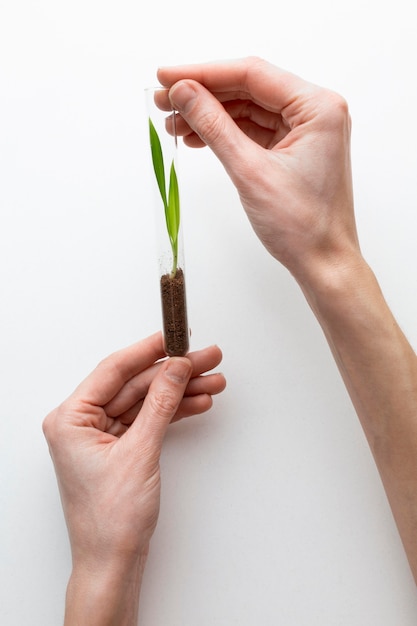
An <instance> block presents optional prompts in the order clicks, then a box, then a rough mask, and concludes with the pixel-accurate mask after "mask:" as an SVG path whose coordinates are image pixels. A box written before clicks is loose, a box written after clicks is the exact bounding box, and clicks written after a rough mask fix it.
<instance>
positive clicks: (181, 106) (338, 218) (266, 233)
mask: <svg viewBox="0 0 417 626" xmlns="http://www.w3.org/2000/svg"><path fill="white" fill-rule="evenodd" d="M158 79H159V81H160V82H161V84H162V85H163V86H165V87H167V88H169V92H164V91H162V92H161V93H160V94H159V96H158V97H159V100H158V105H159V106H160V108H162V109H163V110H167V111H169V110H172V108H174V109H175V110H176V111H178V115H177V119H176V131H177V134H178V135H182V136H183V138H184V142H185V143H186V144H187V145H189V146H193V147H199V146H203V145H208V146H209V147H210V148H211V149H212V150H213V152H214V153H215V154H216V155H217V156H218V158H219V159H220V160H221V162H222V163H223V165H224V167H225V169H226V171H227V172H228V174H229V176H230V178H231V179H232V181H233V183H234V184H235V186H236V188H237V190H238V192H239V195H240V199H241V201H242V204H243V206H244V208H245V210H246V213H247V215H248V217H249V219H250V221H251V223H252V225H253V228H254V230H255V232H256V233H257V235H258V236H259V238H260V239H261V241H262V242H263V244H264V245H265V246H266V248H267V249H268V250H269V252H270V253H271V254H272V255H273V256H274V257H276V258H277V259H278V260H280V261H281V262H282V263H283V264H284V265H286V266H287V267H288V268H289V269H290V271H292V273H293V274H294V275H295V276H296V277H298V278H301V279H302V278H303V275H304V273H305V272H306V271H307V272H309V271H311V269H312V268H314V264H315V262H316V261H320V260H321V258H323V257H325V259H326V262H328V260H329V259H332V260H333V262H334V263H338V264H340V263H341V262H342V260H343V259H345V258H348V257H349V258H350V256H351V254H352V253H353V255H354V256H355V255H357V254H358V252H359V245H358V240H357V235H356V226H355V219H354V214H353V194H352V182H351V169H350V146H349V142H350V117H349V113H348V109H347V105H346V103H345V101H344V100H343V98H342V97H340V96H339V95H337V94H335V93H333V92H331V91H329V90H326V89H323V88H320V87H317V86H315V85H313V84H311V83H308V82H306V81H304V80H302V79H301V78H299V77H297V76H295V75H293V74H290V73H288V72H285V71H283V70H281V69H279V68H277V67H274V66H273V65H271V64H269V63H267V62H266V61H263V60H261V59H257V58H249V59H244V60H238V61H230V62H224V63H210V64H202V65H187V66H180V67H172V68H169V67H164V68H160V69H159V71H158ZM168 129H171V130H172V121H171V122H170V119H169V118H168Z"/></svg>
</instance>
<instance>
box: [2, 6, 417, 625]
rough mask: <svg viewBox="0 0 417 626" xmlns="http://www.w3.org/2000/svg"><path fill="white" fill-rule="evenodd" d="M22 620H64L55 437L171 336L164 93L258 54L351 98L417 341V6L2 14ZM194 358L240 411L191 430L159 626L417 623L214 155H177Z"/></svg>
mask: <svg viewBox="0 0 417 626" xmlns="http://www.w3.org/2000/svg"><path fill="white" fill-rule="evenodd" d="M0 2H1V4H0V209H1V225H0V276H1V280H0V290H1V291H0V293H1V306H0V333H1V335H0V337H1V345H0V359H1V361H0V373H1V379H0V393H1V399H0V411H1V415H0V417H1V436H0V499H1V502H0V505H1V506H0V511H1V513H0V538H1V539H0V541H1V545H0V549H1V553H0V568H1V585H0V620H1V623H2V624H4V625H5V626H6V625H7V626H22V624H31V625H33V626H56V625H57V624H59V623H61V621H62V613H63V603H64V593H65V587H66V581H67V578H68V574H69V571H70V553H69V547H68V541H67V535H66V529H65V523H64V520H63V516H62V513H61V508H60V502H59V495H58V491H57V487H56V482H55V476H54V472H53V468H52V464H51V461H50V459H49V455H48V451H47V447H46V444H45V442H44V440H43V435H42V432H41V422H42V419H43V417H44V415H45V414H46V413H47V412H48V411H49V410H50V409H52V408H53V407H54V406H55V405H57V404H58V403H59V402H61V401H62V400H63V399H64V398H65V397H66V396H67V395H68V394H69V393H70V392H71V391H72V390H73V388H74V386H75V385H76V384H78V382H79V381H80V380H81V379H82V378H83V377H84V376H85V375H86V374H87V373H88V372H89V371H90V370H91V369H92V368H93V367H94V366H95V365H96V363H97V362H98V361H99V360H100V359H101V358H103V357H104V356H105V355H107V354H108V353H110V352H111V351H113V350H115V349H117V348H120V347H122V346H125V345H128V344H130V343H132V342H134V341H135V340H137V339H138V338H140V337H143V336H145V335H147V334H149V333H151V332H153V331H154V330H156V329H157V328H159V326H160V308H159V296H158V285H157V278H156V273H155V272H156V269H155V268H156V266H155V259H154V252H155V248H154V245H155V241H154V237H153V217H152V210H153V209H152V199H151V196H152V191H151V185H150V178H149V169H148V167H149V162H148V152H147V150H148V144H147V128H146V116H145V110H144V96H143V90H144V88H145V87H146V86H148V85H150V84H154V83H155V70H156V68H157V67H158V66H159V65H161V64H175V63H178V62H197V61H208V60H212V59H220V58H232V57H240V56H247V55H249V54H256V55H259V56H263V57H265V58H267V59H268V60H270V61H272V62H274V63H275V64H277V65H280V66H282V67H284V68H286V69H289V70H291V71H293V72H295V73H298V74H300V75H302V76H303V77H305V78H307V79H309V80H311V81H313V82H316V83H319V84H322V85H324V86H327V87H330V88H333V89H335V90H337V91H339V92H341V93H342V94H343V95H344V96H345V97H346V98H347V100H348V102H349V104H350V110H351V114H352V118H353V136H352V154H353V170H354V181H355V199H356V210H357V220H358V227H359V232H360V237H361V242H362V248H363V252H364V254H365V256H366V258H367V260H368V261H369V262H370V263H371V265H372V266H373V268H374V270H375V272H376V274H377V276H378V278H379V280H380V283H381V285H382V287H383V290H384V293H385V295H386V297H387V300H388V302H389V304H390V305H391V307H392V309H393V311H394V313H395V315H396V317H397V319H398V321H399V322H400V324H401V326H402V327H403V329H404V331H405V332H406V334H407V336H408V337H409V339H410V341H411V342H412V343H413V345H414V346H415V345H416V344H417V329H416V324H415V320H416V318H417V299H416V258H417V250H416V249H417V247H416V223H417V222H416V204H417V191H416V182H415V181H416V175H415V170H416V165H417V115H416V111H417V88H416V80H415V76H416V66H417V38H416V35H415V20H414V11H413V3H412V2H411V0H409V1H406V0H397V2H395V3H392V2H386V1H385V0H382V1H381V0H379V1H377V0H374V1H369V0H368V1H366V0H350V1H349V2H345V3H340V2H335V1H334V0H316V1H315V2H311V1H310V0H301V1H298V2H282V3H279V2H272V1H268V0H258V1H257V2H254V3H250V4H249V3H247V4H245V3H243V2H239V3H237V2H224V0H223V1H220V0H211V1H210V3H208V4H206V5H201V4H200V3H197V2H191V0H178V1H177V2H175V3H168V2H152V3H149V4H144V3H143V2H139V1H138V0H136V1H135V2H133V1H132V0H119V1H118V2H116V1H115V0H114V1H113V2H112V1H110V0H100V1H98V0H72V1H71V2H62V1H61V0H38V1H36V2H35V1H30V0H0ZM180 168H181V179H182V187H183V212H184V213H183V220H184V229H185V247H186V259H187V260H186V262H187V277H188V300H189V316H190V320H191V326H192V330H193V337H192V347H193V348H199V347H202V346H204V345H207V344H210V343H218V344H219V345H220V346H221V348H222V349H223V352H224V361H223V364H222V366H221V369H222V371H224V373H225V374H226V376H227V379H228V388H227V391H226V392H225V393H224V394H223V395H222V396H221V397H218V398H217V399H216V401H215V406H214V408H213V409H212V410H211V412H210V414H209V415H206V416H204V417H198V418H196V419H194V420H189V421H187V422H183V423H181V424H179V425H177V426H175V427H172V428H171V429H170V431H169V435H168V438H167V441H166V446H165V449H164V454H163V459H162V466H163V467H162V469H163V497H162V507H161V515H160V521H159V525H158V528H157V531H156V534H155V536H154V539H153V542H152V547H151V554H150V558H149V562H148V567H147V570H146V575H145V581H144V585H143V589H142V600H141V609H140V616H141V619H140V623H141V624H142V625H143V626H195V625H197V624H198V625H199V626H212V625H216V626H217V625H219V626H230V625H232V624H237V625H239V626H254V625H258V624H261V625H262V626H277V625H279V626H281V625H282V626H336V625H337V626H370V625H371V626H373V625H378V626H412V625H413V626H415V624H416V623H417V599H416V595H415V587H414V583H413V582H412V579H411V575H410V572H409V568H408V565H407V562H406V559H405V556H404V553H403V549H402V546H401V544H400V540H399V538H398V535H397V532H396V528H395V526H394V523H393V521H392V517H391V513H390V510H389V508H388V506H387V502H386V499H385V495H384V492H383V490H382V488H381V484H380V481H379V477H378V475H377V472H376V470H375V467H374V464H373V461H372V458H371V455H370V453H369V451H368V448H367V445H366V442H365V439H364V436H363V434H362V431H361V429H360V426H359V425H358V422H357V418H356V415H355V413H354V411H353V409H352V407H351V404H350V401H349V399H348V397H347V394H346V391H345V389H344V387H343V385H342V383H341V381H340V379H339V375H338V373H337V371H336V368H335V366H334V364H333V361H332V358H331V356H330V353H329V350H328V348H327V345H326V343H325V341H324V339H323V336H322V334H321V331H320V329H319V327H318V324H317V323H316V321H315V320H314V318H313V317H312V315H311V313H310V311H309V309H308V307H307V305H306V304H305V302H304V300H303V298H302V296H301V293H300V292H299V289H298V287H297V286H296V285H295V283H294V282H293V280H292V279H291V277H290V276H289V274H288V273H287V271H286V270H284V269H283V268H282V267H280V266H279V265H278V264H277V263H276V262H275V261H274V260H273V259H272V258H270V257H269V256H268V254H267V253H266V252H265V251H264V249H263V248H262V246H261V245H260V243H259V242H258V241H257V239H256V238H255V236H254V235H253V233H252V231H251V228H250V226H249V224H248V222H247V220H246V217H245V216H244V214H243V211H242V210H241V208H240V205H239V202H238V199H237V197H236V194H235V191H234V189H233V188H232V187H231V184H230V183H229V181H228V179H227V177H226V175H225V173H224V172H223V170H222V168H221V166H220V165H219V164H218V162H217V161H216V160H215V158H214V156H213V155H212V154H211V153H210V152H209V151H208V150H201V151H197V152H195V151H194V152H192V151H190V150H188V149H186V148H184V147H182V148H181V149H180Z"/></svg>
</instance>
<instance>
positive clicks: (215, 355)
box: [105, 346, 222, 417]
mask: <svg viewBox="0 0 417 626" xmlns="http://www.w3.org/2000/svg"><path fill="white" fill-rule="evenodd" d="M187 358H188V359H189V360H190V362H191V364H192V367H193V372H192V376H193V377H196V376H200V375H201V374H202V373H203V372H208V371H210V370H212V369H213V368H214V367H217V366H218V365H219V363H220V362H221V360H222V352H221V350H220V348H219V347H218V346H210V347H208V348H204V349H203V350H198V351H195V352H190V353H189V354H188V355H187ZM160 367H161V363H154V364H152V365H151V366H150V367H148V368H147V369H146V370H144V371H141V372H140V373H139V374H137V375H136V376H134V377H132V378H131V379H130V380H129V381H128V382H127V383H126V384H125V385H124V386H123V387H122V389H121V390H120V391H119V393H118V394H117V395H116V396H114V397H113V398H112V400H111V401H110V402H109V403H108V404H107V405H106V406H105V411H106V414H107V415H108V416H110V417H117V416H120V415H121V414H123V413H125V412H126V411H129V410H131V409H132V408H133V411H135V410H136V409H135V407H136V406H137V403H138V402H140V401H142V400H143V398H144V397H145V396H146V394H147V393H148V389H149V386H150V384H151V382H152V380H153V378H154V377H155V375H156V372H157V370H158V369H159V368H160ZM188 389H189V386H188V387H187V391H186V393H187V394H189V391H188ZM137 413H138V410H137V411H136V414H135V417H136V415H137Z"/></svg>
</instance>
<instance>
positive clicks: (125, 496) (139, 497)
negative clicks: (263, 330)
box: [43, 333, 225, 626]
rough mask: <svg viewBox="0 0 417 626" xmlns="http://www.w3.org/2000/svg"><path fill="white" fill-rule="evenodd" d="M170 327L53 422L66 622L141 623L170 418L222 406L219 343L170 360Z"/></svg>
mask: <svg viewBox="0 0 417 626" xmlns="http://www.w3.org/2000/svg"><path fill="white" fill-rule="evenodd" d="M163 357H164V350H163V340H162V335H161V333H156V334H155V335H152V336H150V337H148V338H146V339H144V340H142V341H140V342H138V343H136V344H134V345H133V346H130V347H128V348H125V349H123V350H120V351H119V352H116V353H114V354H112V355H110V356H109V357H107V358H106V359H104V360H103V361H102V362H101V363H100V364H99V365H98V366H97V368H96V369H95V370H94V371H93V372H92V373H91V374H90V375H89V376H88V377H87V378H86V379H85V381H84V382H82V383H81V384H80V385H79V387H78V388H77V389H76V390H75V391H74V393H73V394H72V395H71V396H70V397H69V398H68V399H67V400H66V401H65V402H63V403H62V404H61V405H60V406H59V407H57V408H56V409H55V410H53V411H52V412H51V413H50V414H49V415H48V416H47V417H46V418H45V420H44V423H43V429H44V433H45V437H46V439H47V442H48V445H49V449H50V453H51V456H52V460H53V462H54V466H55V470H56V475H57V479H58V485H59V490H60V495H61V500H62V505H63V510H64V514H65V519H66V522H67V527H68V533H69V538H70V543H71V553H72V573H71V577H70V580H69V583H68V588H67V595H66V606H65V626H78V625H79V624H88V626H116V625H117V626H133V625H135V626H136V624H137V620H138V606H139V595H140V587H141V580H142V574H143V569H144V566H145V563H146V558H147V555H148V549H149V542H150V539H151V537H152V534H153V532H154V529H155V526H156V523H157V519H158V514H159V502H160V467H159V461H160V454H161V448H162V443H163V440H164V436H165V433H166V430H167V428H168V426H169V424H170V423H171V422H173V421H177V420H179V419H182V418H184V417H188V416H190V415H196V414H201V413H204V412H205V411H207V410H208V409H209V408H210V407H211V406H212V396H213V395H214V394H217V393H220V392H221V391H222V390H223V389H224V387H225V379H224V377H223V375H222V374H220V373H207V372H210V370H212V369H213V368H215V367H217V365H218V364H219V363H220V361H221V358H222V354H221V351H220V349H219V348H218V347H217V346H211V347H208V348H205V349H203V350H199V351H197V352H191V353H189V354H188V355H187V357H173V358H170V359H164V358H163Z"/></svg>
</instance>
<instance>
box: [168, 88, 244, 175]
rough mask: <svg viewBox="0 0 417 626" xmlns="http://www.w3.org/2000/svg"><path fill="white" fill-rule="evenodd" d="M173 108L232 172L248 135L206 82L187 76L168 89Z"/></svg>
mask: <svg viewBox="0 0 417 626" xmlns="http://www.w3.org/2000/svg"><path fill="white" fill-rule="evenodd" d="M169 99H170V101H171V104H172V107H173V108H174V109H175V110H176V111H178V113H180V115H181V116H182V117H183V118H184V119H185V121H186V122H187V124H188V125H189V126H190V127H191V129H192V130H193V131H194V132H195V133H197V135H198V136H199V137H200V138H201V140H202V141H203V142H204V143H205V144H206V145H207V146H209V148H211V149H212V150H213V152H214V154H215V155H216V156H217V157H218V158H219V160H220V161H221V162H222V163H223V165H224V167H225V168H226V170H227V171H229V174H232V172H233V168H236V163H237V162H239V155H240V154H242V153H243V151H244V150H246V149H247V138H246V137H245V135H244V134H243V133H242V132H241V130H240V129H239V127H238V126H237V125H236V124H235V122H234V121H233V119H232V117H231V116H230V115H228V113H227V112H226V111H225V109H224V107H223V105H222V104H221V103H220V102H219V100H218V99H217V98H216V97H215V96H214V95H213V94H212V93H211V92H210V91H209V90H208V89H206V88H205V87H204V86H203V85H201V84H200V83H198V82H196V81H194V80H191V79H184V80H180V81H178V82H177V83H175V84H174V85H173V86H172V87H171V89H170V90H169Z"/></svg>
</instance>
